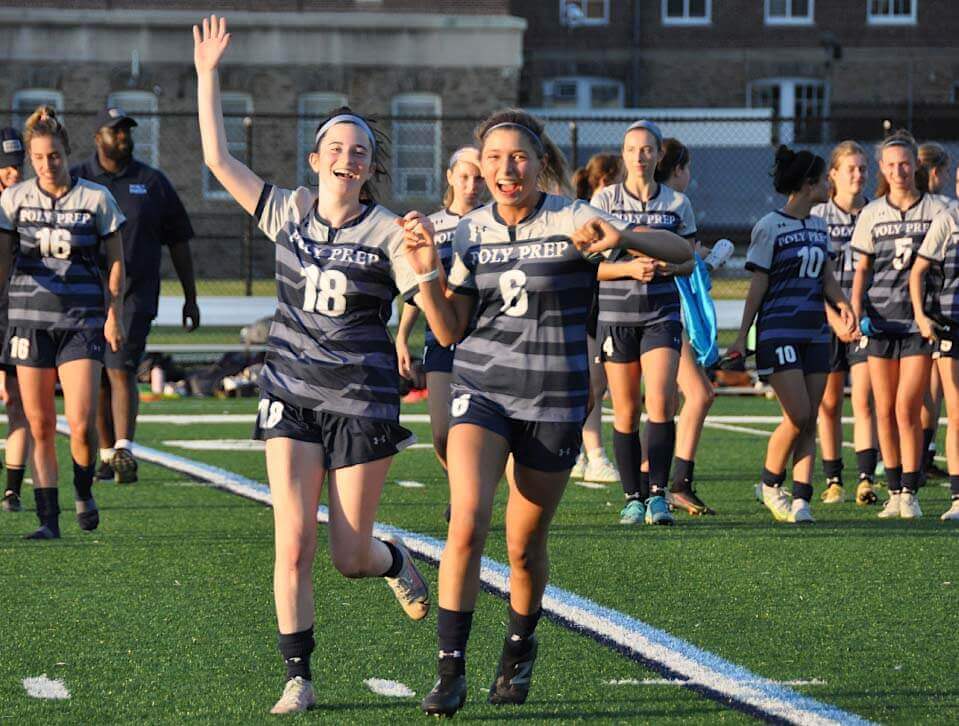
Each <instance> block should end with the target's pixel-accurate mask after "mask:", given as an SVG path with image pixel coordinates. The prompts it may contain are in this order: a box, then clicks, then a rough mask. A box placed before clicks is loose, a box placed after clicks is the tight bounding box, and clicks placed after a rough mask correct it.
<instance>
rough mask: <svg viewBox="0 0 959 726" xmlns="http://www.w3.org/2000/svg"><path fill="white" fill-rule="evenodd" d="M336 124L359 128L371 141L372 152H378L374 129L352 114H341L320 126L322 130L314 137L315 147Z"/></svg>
mask: <svg viewBox="0 0 959 726" xmlns="http://www.w3.org/2000/svg"><path fill="white" fill-rule="evenodd" d="M336 124H353V125H354V126H359V127H360V128H361V129H363V132H364V133H365V134H366V135H367V136H368V137H369V139H370V146H371V147H372V148H371V149H370V152H371V153H373V152H375V151H376V137H375V136H374V135H373V129H371V128H370V127H369V124H367V123H366V121H364V120H363V119H361V118H360V117H359V116H354V115H353V114H351V113H341V114H340V115H338V116H334V117H333V118H331V119H330V120H329V121H327V122H326V123H325V124H323V125H322V126H320V128H319V129H317V131H316V136H314V137H313V145H314V146H315V145H317V144H319V143H320V139H322V138H323V135H324V134H325V133H326V132H327V131H329V130H330V127H332V126H335V125H336Z"/></svg>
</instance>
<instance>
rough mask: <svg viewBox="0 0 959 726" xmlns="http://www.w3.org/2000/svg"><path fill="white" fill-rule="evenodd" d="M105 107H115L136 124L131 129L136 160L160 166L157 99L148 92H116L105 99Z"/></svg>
mask: <svg viewBox="0 0 959 726" xmlns="http://www.w3.org/2000/svg"><path fill="white" fill-rule="evenodd" d="M107 106H116V107H117V108H120V109H122V110H123V112H124V113H125V114H127V116H132V117H133V119H134V120H135V121H136V122H137V125H136V128H135V129H132V132H133V141H134V143H135V144H136V155H137V158H139V159H141V160H143V161H144V162H146V163H147V164H149V165H150V166H153V167H158V166H160V117H159V116H157V97H156V95H155V94H153V93H150V92H149V91H117V92H116V93H111V94H110V95H109V97H108V98H107Z"/></svg>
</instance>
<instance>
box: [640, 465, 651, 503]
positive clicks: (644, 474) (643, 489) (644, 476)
mask: <svg viewBox="0 0 959 726" xmlns="http://www.w3.org/2000/svg"><path fill="white" fill-rule="evenodd" d="M639 499H640V501H643V502H645V501H646V500H647V499H649V472H648V471H641V472H639Z"/></svg>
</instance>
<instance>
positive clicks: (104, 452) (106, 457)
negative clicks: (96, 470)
mask: <svg viewBox="0 0 959 726" xmlns="http://www.w3.org/2000/svg"><path fill="white" fill-rule="evenodd" d="M115 453H116V450H114V449H100V461H106V462H109V461H110V459H112V458H113V455H114V454H115Z"/></svg>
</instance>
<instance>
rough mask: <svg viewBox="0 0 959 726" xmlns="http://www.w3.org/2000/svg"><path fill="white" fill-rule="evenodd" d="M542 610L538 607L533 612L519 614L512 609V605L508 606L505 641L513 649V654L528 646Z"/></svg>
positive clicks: (521, 651) (522, 650)
mask: <svg viewBox="0 0 959 726" xmlns="http://www.w3.org/2000/svg"><path fill="white" fill-rule="evenodd" d="M542 612H543V610H542V608H540V609H538V610H537V611H536V612H535V613H530V614H529V615H520V614H519V613H518V612H516V611H515V610H513V608H512V607H510V608H509V625H508V627H507V631H506V642H507V643H508V646H507V647H508V648H509V649H510V650H511V651H513V652H514V654H519V653H523V652H525V651H526V650H527V649H528V648H529V639H530V638H531V637H532V636H533V632H534V631H535V630H536V624H537V623H538V622H539V618H540V615H541V614H542Z"/></svg>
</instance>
